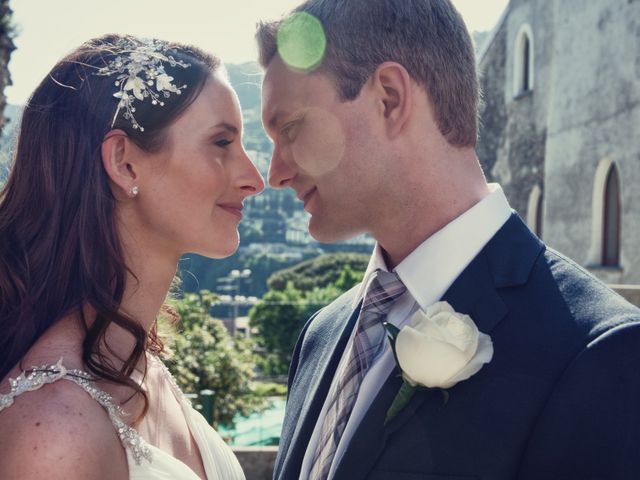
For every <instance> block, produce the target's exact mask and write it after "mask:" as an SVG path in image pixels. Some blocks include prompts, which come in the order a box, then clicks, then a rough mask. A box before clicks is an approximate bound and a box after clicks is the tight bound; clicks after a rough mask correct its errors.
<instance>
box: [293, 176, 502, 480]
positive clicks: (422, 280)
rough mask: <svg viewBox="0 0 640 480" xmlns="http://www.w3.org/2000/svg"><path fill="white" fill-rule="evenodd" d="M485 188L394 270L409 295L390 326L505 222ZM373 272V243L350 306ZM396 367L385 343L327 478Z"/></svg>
mask: <svg viewBox="0 0 640 480" xmlns="http://www.w3.org/2000/svg"><path fill="white" fill-rule="evenodd" d="M489 189H490V193H489V195H487V196H486V197H484V198H483V199H482V200H481V201H480V202H478V203H477V204H476V205H474V206H473V207H471V208H470V209H469V210H467V211H466V212H464V213H463V214H462V215H460V216H459V217H458V218H456V219H454V220H453V221H451V222H450V223H449V224H447V225H445V226H444V227H443V228H442V229H441V230H439V231H437V232H436V233H434V234H433V235H431V236H430V237H429V238H428V239H426V240H425V241H424V242H422V243H421V244H420V245H419V246H418V248H416V249H415V250H414V251H413V252H411V254H409V255H408V256H407V257H406V258H405V259H404V260H403V261H402V262H401V263H400V264H399V265H398V266H397V267H396V268H395V269H394V271H395V272H396V273H397V274H398V276H399V277H400V280H402V282H403V283H404V284H405V286H406V287H407V291H406V292H405V293H404V294H403V295H402V296H401V297H399V298H398V300H396V303H395V304H394V305H393V307H392V308H391V310H390V312H389V314H388V315H387V321H388V322H390V323H393V324H394V325H396V326H397V327H402V326H403V325H404V324H405V323H407V322H408V321H409V318H410V316H411V315H412V314H413V313H414V312H415V311H416V310H418V309H419V308H421V309H422V310H426V309H427V307H429V306H430V305H432V304H434V303H436V302H437V301H439V300H440V299H441V298H442V296H443V295H444V294H445V293H446V291H447V290H448V289H449V287H450V286H451V284H453V282H454V281H455V280H456V278H458V276H459V275H460V274H461V273H462V272H463V270H464V269H465V268H466V267H467V265H469V263H471V261H472V260H473V259H474V258H475V257H476V256H477V255H478V253H480V251H481V250H482V248H483V247H484V246H485V245H486V244H487V243H488V242H489V240H491V238H492V237H493V236H494V235H495V234H496V232H497V231H498V230H499V229H500V227H502V225H504V223H505V222H506V221H507V220H508V219H509V217H510V215H511V207H510V206H509V203H508V202H507V199H506V197H505V195H504V192H503V191H502V188H500V186H499V185H498V184H490V185H489ZM377 269H380V270H384V271H388V269H387V266H386V263H385V261H384V258H383V256H382V249H381V248H380V246H379V245H378V244H376V246H375V248H374V251H373V255H372V256H371V259H370V260H369V266H368V267H367V270H366V272H365V276H364V280H363V282H362V286H361V288H360V291H359V293H358V296H357V297H356V300H355V302H354V308H355V307H356V306H357V305H358V303H359V302H360V300H362V298H363V296H364V294H365V291H366V286H367V285H368V283H369V281H370V279H371V276H372V274H373V273H374V272H375V271H376V270H377ZM354 334H355V328H354V330H353V332H352V333H351V338H350V339H349V343H350V342H352V341H353V336H354ZM348 350H349V349H348V348H345V351H344V353H343V355H342V359H341V360H340V365H342V363H344V362H346V361H347V358H346V355H345V354H346V352H348ZM340 368H341V367H338V369H337V371H340ZM394 368H395V361H394V358H393V352H392V351H391V347H390V345H389V342H385V345H384V349H383V351H382V353H381V354H380V355H378V357H377V358H376V359H375V360H374V363H373V364H372V366H371V367H370V368H369V370H368V371H367V373H366V375H365V377H364V379H363V380H362V383H361V384H360V391H359V392H358V398H357V400H356V403H355V405H354V406H353V410H352V412H351V416H350V417H349V421H348V423H347V425H346V427H345V430H344V433H343V434H342V438H341V439H340V444H339V445H338V448H337V450H336V454H335V457H334V459H333V464H332V465H331V470H330V472H329V478H332V477H333V475H334V473H335V469H336V467H337V465H338V464H339V463H340V460H341V458H342V455H343V454H344V452H345V450H346V447H347V446H348V445H349V442H350V441H351V438H352V437H353V434H354V433H355V431H356V429H357V427H358V425H360V422H361V421H362V418H363V417H364V415H365V413H366V412H367V410H368V409H369V407H370V406H371V403H372V402H373V399H374V398H375V397H376V395H377V394H378V392H379V391H380V389H381V388H382V385H383V384H384V383H385V381H386V380H387V378H388V377H389V375H390V374H391V373H392V372H393V369H394ZM335 382H336V378H335V377H334V379H333V383H335ZM333 383H332V386H333ZM329 391H331V388H330V389H329ZM327 408H328V402H327V399H325V402H324V406H323V408H322V411H321V412H320V416H319V417H318V420H317V422H316V426H315V428H314V430H313V434H312V436H311V439H310V441H309V445H308V447H307V451H306V453H305V456H304V460H303V462H302V468H301V471H300V478H301V479H302V480H306V479H307V478H308V476H309V472H310V471H311V466H312V462H313V456H314V453H315V450H316V446H317V444H318V441H319V436H320V431H321V428H320V427H321V425H322V422H323V421H324V418H325V416H326V412H327Z"/></svg>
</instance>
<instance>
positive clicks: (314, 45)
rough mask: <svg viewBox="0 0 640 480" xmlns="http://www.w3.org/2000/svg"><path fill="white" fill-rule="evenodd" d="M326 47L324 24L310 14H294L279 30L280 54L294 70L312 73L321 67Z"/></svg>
mask: <svg viewBox="0 0 640 480" xmlns="http://www.w3.org/2000/svg"><path fill="white" fill-rule="evenodd" d="M326 47H327V38H326V37H325V34H324V29H323V28H322V24H321V23H320V20H318V19H317V18H316V17H314V16H313V15H311V14H309V13H306V12H300V13H294V14H293V15H291V16H290V17H289V18H287V19H286V20H285V21H284V22H283V23H282V25H280V28H279V29H278V54H279V55H280V58H281V59H282V61H283V62H284V63H285V64H286V65H288V66H289V67H290V68H292V69H294V70H300V71H303V72H311V71H312V70H314V69H316V68H317V67H319V66H320V64H321V63H322V59H323V57H324V52H325V49H326Z"/></svg>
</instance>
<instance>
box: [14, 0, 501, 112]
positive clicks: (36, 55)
mask: <svg viewBox="0 0 640 480" xmlns="http://www.w3.org/2000/svg"><path fill="white" fill-rule="evenodd" d="M299 2H300V0H232V1H220V0H174V1H171V2H169V1H165V0H155V1H154V0H108V1H106V0H101V1H96V0H56V1H51V0H12V1H11V3H10V5H11V8H12V9H13V11H14V16H13V19H14V23H15V25H16V27H17V36H16V38H15V44H16V46H17V50H16V51H15V52H13V55H12V57H11V62H10V64H9V70H10V72H11V77H12V81H13V86H10V87H8V88H7V89H6V90H5V93H6V95H7V97H8V100H9V103H12V104H22V103H24V102H25V101H26V99H27V98H28V97H29V95H30V93H31V92H32V91H33V89H34V88H35V87H36V85H37V83H38V82H39V81H40V80H41V79H42V78H43V77H44V76H45V74H46V73H47V72H48V71H49V69H50V68H51V67H52V66H53V64H54V63H55V62H56V61H57V60H58V59H60V58H61V57H62V56H64V55H65V54H66V53H67V52H68V51H70V50H72V49H73V48H75V47H76V46H78V45H79V44H81V43H82V42H83V41H85V40H87V39H89V38H91V37H96V36H99V35H102V34H104V33H110V32H116V33H131V34H134V35H140V36H143V37H158V38H164V39H168V40H177V41H182V42H188V43H193V44H195V45H198V46H199V47H201V48H204V49H205V50H209V51H211V52H214V53H216V54H217V55H219V56H220V57H221V58H222V59H223V60H224V61H225V62H229V63H242V62H246V61H251V60H255V58H256V48H255V43H254V40H253V34H254V31H255V24H256V22H258V21H259V20H262V19H273V18H277V17H279V16H280V15H281V14H283V13H285V12H287V11H289V10H290V9H291V8H292V7H293V6H295V5H297V4H298V3H299ZM453 3H454V4H455V5H456V7H457V8H458V9H459V10H460V12H461V13H462V15H463V17H464V19H465V21H466V22H467V25H468V27H469V30H470V31H474V30H478V31H484V30H491V29H492V28H493V26H494V25H495V23H496V22H497V20H498V18H499V17H500V14H501V13H502V11H503V9H504V8H505V6H506V4H507V3H508V0H453Z"/></svg>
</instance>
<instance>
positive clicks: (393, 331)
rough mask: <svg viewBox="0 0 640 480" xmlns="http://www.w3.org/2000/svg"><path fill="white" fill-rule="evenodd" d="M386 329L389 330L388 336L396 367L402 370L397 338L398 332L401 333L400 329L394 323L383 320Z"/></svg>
mask: <svg viewBox="0 0 640 480" xmlns="http://www.w3.org/2000/svg"><path fill="white" fill-rule="evenodd" d="M382 325H383V326H384V329H385V331H386V332H387V338H388V339H389V343H390V344H391V350H392V351H393V358H395V360H396V367H397V368H398V370H400V362H399V361H398V355H397V354H396V338H398V334H399V333H400V329H399V328H398V327H396V326H395V325H394V324H393V323H389V322H382Z"/></svg>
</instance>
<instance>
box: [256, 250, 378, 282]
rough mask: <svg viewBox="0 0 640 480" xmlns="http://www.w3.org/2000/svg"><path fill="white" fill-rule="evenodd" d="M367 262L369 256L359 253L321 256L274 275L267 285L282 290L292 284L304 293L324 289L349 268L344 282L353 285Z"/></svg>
mask: <svg viewBox="0 0 640 480" xmlns="http://www.w3.org/2000/svg"><path fill="white" fill-rule="evenodd" d="M368 262H369V256H368V255H365V254H361V253H332V254H326V255H321V256H319V257H316V258H313V259H311V260H307V261H305V262H302V263H299V264H297V265H294V266H293V267H290V268H287V269H285V270H281V271H279V272H276V273H274V274H273V275H271V277H269V280H268V281H267V285H268V286H269V288H270V289H271V290H284V288H285V287H286V285H287V283H289V282H292V283H293V286H294V287H295V288H297V289H298V290H302V291H304V292H306V291H310V290H313V289H314V288H316V287H318V288H324V287H326V286H328V285H330V284H333V283H335V282H337V281H338V280H339V279H340V276H341V275H343V272H344V270H345V268H346V267H349V269H350V273H347V274H346V275H348V276H349V277H348V278H345V279H344V281H345V282H353V284H355V283H357V282H359V281H360V279H361V278H362V275H363V273H364V271H365V270H366V268H367V264H368ZM354 279H355V281H354ZM349 288H350V287H349ZM344 290H348V288H346V289H344Z"/></svg>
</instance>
